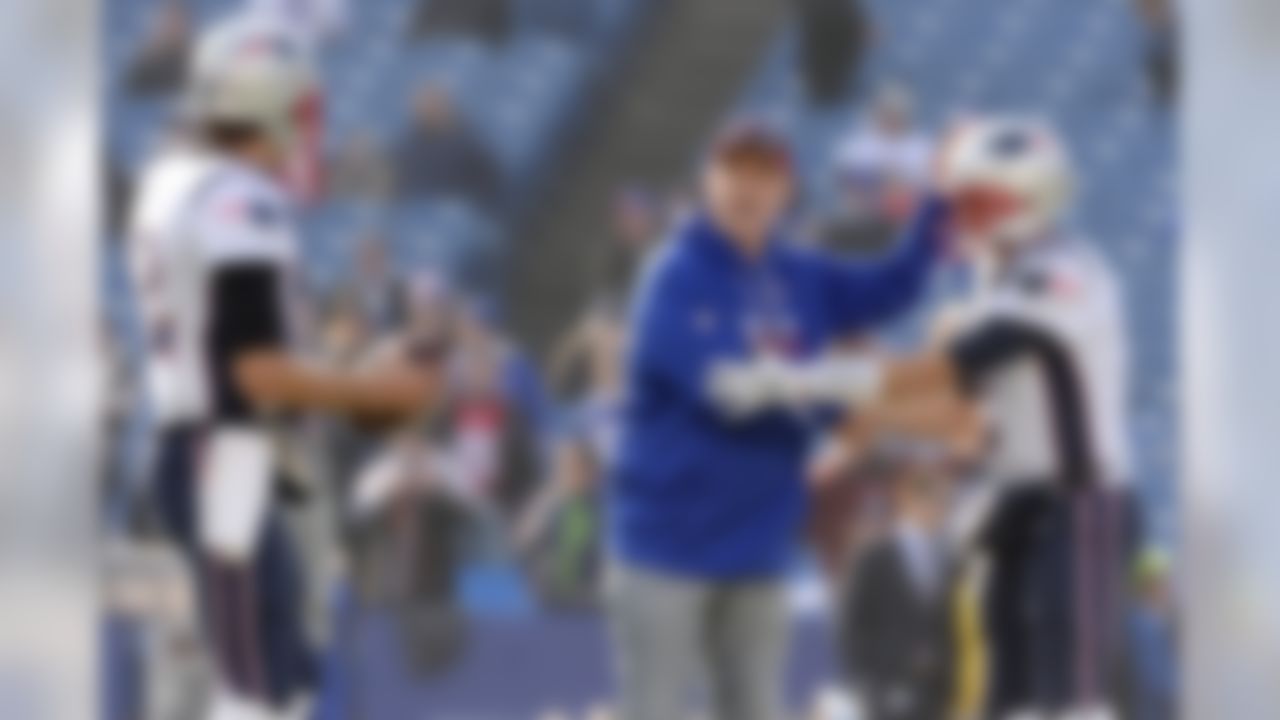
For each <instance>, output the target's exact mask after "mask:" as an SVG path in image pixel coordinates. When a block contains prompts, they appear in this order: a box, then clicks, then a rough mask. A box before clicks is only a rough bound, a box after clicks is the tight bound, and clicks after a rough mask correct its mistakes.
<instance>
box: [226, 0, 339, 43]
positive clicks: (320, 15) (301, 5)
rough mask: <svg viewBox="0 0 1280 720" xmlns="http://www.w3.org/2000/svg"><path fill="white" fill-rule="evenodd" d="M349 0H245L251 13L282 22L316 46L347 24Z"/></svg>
mask: <svg viewBox="0 0 1280 720" xmlns="http://www.w3.org/2000/svg"><path fill="white" fill-rule="evenodd" d="M347 2H348V0H248V7H249V10H250V11H251V12H256V13H259V14H261V15H262V16H264V17H267V18H270V19H272V20H275V21H277V22H281V23H285V24H287V25H288V26H289V27H292V28H294V29H295V30H297V31H298V32H299V33H301V34H302V35H303V37H305V38H306V40H307V42H308V43H310V44H311V45H312V47H319V46H321V45H323V44H324V43H325V42H327V41H329V40H332V39H333V38H335V37H337V36H338V35H339V34H340V33H341V32H342V31H343V29H344V28H345V27H346V24H347V12H348V7H347Z"/></svg>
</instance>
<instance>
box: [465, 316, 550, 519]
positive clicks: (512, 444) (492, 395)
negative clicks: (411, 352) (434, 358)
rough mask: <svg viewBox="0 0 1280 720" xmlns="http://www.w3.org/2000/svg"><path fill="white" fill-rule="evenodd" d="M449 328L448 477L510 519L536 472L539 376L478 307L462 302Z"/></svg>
mask: <svg viewBox="0 0 1280 720" xmlns="http://www.w3.org/2000/svg"><path fill="white" fill-rule="evenodd" d="M455 328H456V331H455V334H454V339H455V341H454V344H453V346H452V348H451V370H452V375H451V377H452V381H453V382H452V388H451V390H452V397H451V400H450V402H449V404H448V405H449V407H448V408H447V411H446V413H445V415H446V418H447V419H446V423H447V432H448V434H449V438H450V441H449V442H450V446H451V451H450V458H451V464H452V466H453V482H454V484H455V487H456V488H457V489H458V491H459V492H461V493H463V494H464V495H466V496H469V497H474V498H477V499H480V500H483V501H485V502H487V503H491V504H492V507H494V508H495V509H496V510H497V511H498V514H499V516H500V517H501V518H502V519H509V518H511V517H514V516H515V514H516V513H518V512H520V511H521V510H522V509H523V507H524V504H525V502H526V501H527V500H528V499H529V497H530V496H531V494H532V491H533V488H534V486H535V484H536V482H537V481H538V480H539V479H540V467H541V466H540V461H541V445H540V437H539V435H538V430H539V427H540V422H539V421H540V420H541V419H542V418H541V413H542V412H543V408H542V407H541V406H540V404H541V403H542V399H541V397H540V396H541V383H540V380H539V379H538V378H537V376H536V373H535V372H534V371H533V370H532V369H531V367H530V366H529V364H528V363H527V362H526V361H525V360H524V357H523V354H522V353H519V352H518V351H517V350H516V349H515V348H514V347H513V346H512V345H511V343H509V342H508V341H507V340H506V339H505V338H504V337H502V335H501V334H499V333H498V331H497V329H496V327H495V326H494V323H493V321H492V318H491V317H490V316H489V315H488V313H486V312H485V311H484V310H483V309H481V308H479V307H477V306H475V305H473V306H471V307H467V308H463V309H461V310H460V311H459V313H458V315H457V323H456V325H455Z"/></svg>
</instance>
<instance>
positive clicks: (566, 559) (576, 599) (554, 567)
mask: <svg viewBox="0 0 1280 720" xmlns="http://www.w3.org/2000/svg"><path fill="white" fill-rule="evenodd" d="M581 429H582V430H588V428H581ZM599 488H600V458H599V457H598V456H597V455H596V453H595V452H594V451H593V449H592V442H591V440H590V439H588V438H585V437H581V436H577V435H572V436H570V437H568V438H565V439H563V440H561V441H560V442H558V443H557V444H556V448H555V451H554V453H553V457H552V464H551V477H550V482H547V483H546V484H545V485H544V486H543V488H542V490H541V491H540V492H539V493H538V495H537V497H536V498H535V499H534V500H533V501H532V502H531V503H530V505H529V509H528V511H527V512H525V513H524V514H523V517H522V518H521V522H520V526H519V527H518V528H517V533H516V542H517V547H518V548H519V550H520V552H521V554H523V555H525V556H526V557H528V562H529V565H530V572H531V574H532V576H533V582H534V585H535V586H536V587H537V588H538V591H539V595H540V596H541V598H542V601H543V602H544V603H545V604H546V605H548V606H550V607H552V608H557V609H565V610H572V609H578V608H594V607H597V605H598V603H599V599H600V597H599V590H600V588H599V580H600V566H601V563H600V560H601V556H600V545H601V542H602V540H601V534H600V530H601V527H600V526H601V513H600V498H599Z"/></svg>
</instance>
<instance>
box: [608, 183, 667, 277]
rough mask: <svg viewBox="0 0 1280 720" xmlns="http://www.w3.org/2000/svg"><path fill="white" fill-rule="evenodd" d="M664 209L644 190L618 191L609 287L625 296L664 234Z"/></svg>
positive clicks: (615, 205) (615, 199)
mask: <svg viewBox="0 0 1280 720" xmlns="http://www.w3.org/2000/svg"><path fill="white" fill-rule="evenodd" d="M661 216H662V209H661V207H660V203H659V202H658V200H657V198H655V197H654V196H653V194H652V193H650V192H649V191H647V190H645V189H643V188H640V187H634V186H633V187H627V188H623V189H622V190H620V191H618V193H617V194H616V195H615V196H614V199H613V238H612V239H613V243H612V244H611V245H610V246H609V253H608V261H607V268H606V271H605V273H604V277H605V283H606V287H607V288H608V289H609V291H611V292H625V291H626V289H627V288H629V287H630V285H631V279H632V278H633V277H635V274H636V270H637V269H639V267H640V266H641V264H643V262H644V258H645V256H646V255H647V254H648V252H649V250H650V249H651V248H652V247H653V245H654V243H655V242H656V241H657V240H658V235H659V233H661V232H662V227H661V225H662V217H661Z"/></svg>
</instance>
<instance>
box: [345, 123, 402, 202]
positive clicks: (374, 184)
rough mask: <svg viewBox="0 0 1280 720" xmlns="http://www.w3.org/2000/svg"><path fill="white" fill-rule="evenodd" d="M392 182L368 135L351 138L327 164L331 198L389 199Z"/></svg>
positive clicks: (375, 143)
mask: <svg viewBox="0 0 1280 720" xmlns="http://www.w3.org/2000/svg"><path fill="white" fill-rule="evenodd" d="M394 182H395V180H394V177H393V174H392V172H391V163H390V162H388V160H387V157H386V154H385V153H384V152H383V150H382V148H381V147H380V146H379V145H378V141H377V139H376V138H375V137H374V136H373V133H371V132H367V131H362V132H357V133H355V134H353V135H351V137H349V138H348V139H347V141H346V142H344V143H343V144H342V146H341V147H339V148H338V152H337V153H335V154H334V156H333V158H332V159H331V160H330V163H329V189H330V191H331V192H332V193H333V194H334V195H339V196H344V197H351V198H360V199H364V200H373V201H383V200H386V199H387V198H389V197H390V196H391V189H392V186H393V185H394Z"/></svg>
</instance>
